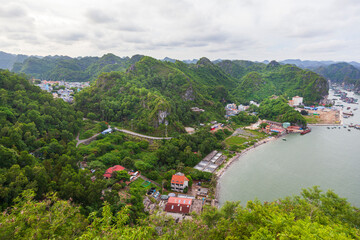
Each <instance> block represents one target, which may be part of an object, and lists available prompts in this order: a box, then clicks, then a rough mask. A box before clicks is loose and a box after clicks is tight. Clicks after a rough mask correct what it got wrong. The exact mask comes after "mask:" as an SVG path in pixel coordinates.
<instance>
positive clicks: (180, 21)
mask: <svg viewBox="0 0 360 240" xmlns="http://www.w3.org/2000/svg"><path fill="white" fill-rule="evenodd" d="M0 50H1V51H5V52H9V53H17V54H19V53H22V54H27V55H56V54H57V55H69V56H72V57H76V56H101V55H103V54H105V53H109V52H111V53H114V54H115V55H118V56H132V55H134V54H144V55H149V56H152V57H155V58H164V57H166V56H168V57H171V58H176V59H193V58H200V57H202V56H206V57H208V58H210V59H212V60H214V59H217V58H222V59H248V60H258V61H262V60H265V59H267V60H272V59H275V60H284V59H288V58H300V59H303V60H304V59H310V60H338V61H352V60H354V61H360V0H237V1H235V0H234V1H232V0H222V1H220V0H219V1H217V0H205V1H202V0H189V1H183V0H167V1H165V0H142V1H141V0H126V1H121V0H116V1H115V0H114V1H108V0H96V1H92V0H84V1H83V0H58V1H53V0H11V1H10V0H0Z"/></svg>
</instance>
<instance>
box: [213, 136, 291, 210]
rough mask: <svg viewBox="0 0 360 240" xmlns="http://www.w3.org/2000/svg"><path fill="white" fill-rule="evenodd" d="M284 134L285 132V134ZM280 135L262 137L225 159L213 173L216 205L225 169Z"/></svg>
mask: <svg viewBox="0 0 360 240" xmlns="http://www.w3.org/2000/svg"><path fill="white" fill-rule="evenodd" d="M285 135H286V134H285ZM281 136H284V135H281ZM281 136H277V137H271V138H265V139H262V140H260V141H258V142H256V143H255V144H254V145H253V146H251V147H248V148H245V149H244V150H242V151H241V152H239V153H236V155H235V156H234V157H232V158H231V159H230V160H229V161H227V162H226V163H225V165H224V167H223V168H221V169H220V170H219V171H217V172H216V173H215V175H216V187H215V202H216V204H217V207H219V194H220V188H221V185H220V181H219V180H220V178H221V177H222V176H223V175H224V173H225V172H226V170H227V169H228V168H229V167H230V166H231V165H232V164H233V163H234V162H236V161H237V160H239V159H240V158H241V157H242V156H244V155H245V154H247V153H248V152H250V151H251V150H253V149H255V148H256V147H258V146H260V145H263V144H265V143H268V142H272V141H275V140H277V139H279V138H280V137H281Z"/></svg>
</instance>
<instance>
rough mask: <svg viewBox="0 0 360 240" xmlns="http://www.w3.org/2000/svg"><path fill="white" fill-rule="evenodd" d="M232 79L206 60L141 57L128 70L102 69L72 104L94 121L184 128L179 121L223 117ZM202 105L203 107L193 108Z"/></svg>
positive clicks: (149, 129) (144, 128)
mask: <svg viewBox="0 0 360 240" xmlns="http://www.w3.org/2000/svg"><path fill="white" fill-rule="evenodd" d="M235 85H236V82H235V80H234V79H232V78H231V77H229V76H228V75H226V74H225V73H224V72H222V71H221V69H219V67H217V66H215V65H214V64H212V63H211V62H210V61H209V60H208V59H205V58H204V59H201V60H200V61H199V62H198V64H196V65H191V66H189V65H187V64H185V63H182V62H176V63H170V62H161V61H158V60H156V59H153V58H150V57H144V58H142V59H141V60H140V61H139V62H137V63H136V64H134V65H133V66H131V67H130V68H129V69H128V70H127V71H126V73H118V72H117V73H115V72H113V73H108V74H102V75H101V76H100V77H99V78H98V80H97V81H96V84H94V85H93V86H92V87H90V88H88V89H85V90H84V91H82V92H80V93H79V94H78V95H76V97H75V98H76V108H77V109H79V110H81V111H83V112H84V114H85V115H86V116H88V117H89V114H90V116H93V115H95V116H93V117H94V118H95V119H98V120H105V121H110V122H121V123H122V124H125V125H127V126H130V125H131V124H132V125H133V126H132V127H133V129H136V130H138V131H141V132H154V131H155V132H156V131H160V132H161V133H162V134H163V133H164V131H163V129H164V128H165V123H166V121H168V122H169V132H172V131H176V132H181V131H183V126H184V125H185V126H186V125H189V124H196V123H201V122H204V121H209V120H214V119H222V118H223V116H224V115H225V110H224V105H225V103H226V102H228V101H232V97H231V95H230V94H229V91H228V90H227V89H229V88H231V87H234V86H235ZM192 107H200V108H202V109H204V110H205V112H201V113H199V112H193V111H191V108H192Z"/></svg>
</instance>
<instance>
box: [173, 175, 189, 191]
mask: <svg viewBox="0 0 360 240" xmlns="http://www.w3.org/2000/svg"><path fill="white" fill-rule="evenodd" d="M188 186H189V179H187V177H185V174H183V173H181V172H178V173H176V174H174V175H173V176H172V178H171V190H173V191H176V192H183V191H184V189H185V188H186V187H188Z"/></svg>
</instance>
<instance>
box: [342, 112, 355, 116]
mask: <svg viewBox="0 0 360 240" xmlns="http://www.w3.org/2000/svg"><path fill="white" fill-rule="evenodd" d="M343 114H344V115H345V116H354V114H353V113H352V112H343Z"/></svg>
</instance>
